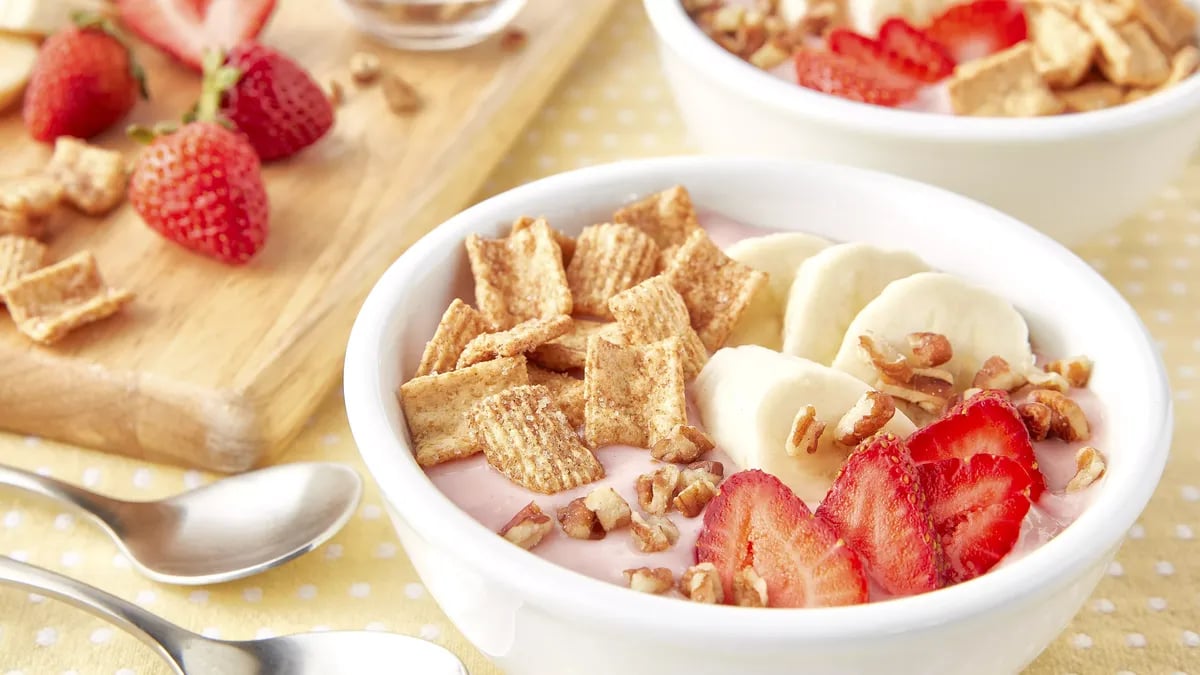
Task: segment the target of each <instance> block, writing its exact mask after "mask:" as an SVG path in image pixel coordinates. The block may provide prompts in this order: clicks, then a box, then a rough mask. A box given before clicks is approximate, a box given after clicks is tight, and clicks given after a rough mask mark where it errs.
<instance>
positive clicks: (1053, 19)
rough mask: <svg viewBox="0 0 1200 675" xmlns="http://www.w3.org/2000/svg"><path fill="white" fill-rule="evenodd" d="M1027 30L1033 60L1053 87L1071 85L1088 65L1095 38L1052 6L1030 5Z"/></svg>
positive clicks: (1079, 77) (1094, 49) (1092, 55)
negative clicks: (1030, 40) (1031, 46)
mask: <svg viewBox="0 0 1200 675" xmlns="http://www.w3.org/2000/svg"><path fill="white" fill-rule="evenodd" d="M1027 14H1028V16H1029V33H1030V36H1031V38H1032V39H1033V64H1034V66H1035V67H1036V68H1037V71H1038V73H1040V74H1041V76H1042V79H1043V80H1045V81H1046V84H1049V85H1050V86H1053V87H1074V86H1075V85H1077V84H1079V82H1080V80H1082V79H1083V77H1084V76H1085V75H1087V72H1088V70H1089V69H1091V67H1092V61H1093V60H1094V59H1095V56H1096V38H1094V37H1092V34H1091V33H1089V32H1088V31H1087V29H1085V28H1084V27H1083V26H1081V25H1079V23H1077V22H1076V21H1075V20H1074V19H1072V18H1071V17H1070V16H1069V15H1067V14H1063V13H1062V12H1060V11H1059V10H1058V9H1055V8H1053V7H1039V6H1036V5H1034V6H1031V7H1030V8H1029V9H1028V12H1027Z"/></svg>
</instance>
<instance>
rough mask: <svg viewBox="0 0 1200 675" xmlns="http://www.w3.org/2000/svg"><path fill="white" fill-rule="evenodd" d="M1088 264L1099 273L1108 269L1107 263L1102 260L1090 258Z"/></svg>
mask: <svg viewBox="0 0 1200 675" xmlns="http://www.w3.org/2000/svg"><path fill="white" fill-rule="evenodd" d="M1088 264H1089V265H1091V266H1092V267H1093V268H1094V269H1096V270H1097V271H1099V272H1103V271H1104V270H1106V269H1108V261H1107V260H1105V259H1104V258H1092V259H1091V260H1089V261H1088Z"/></svg>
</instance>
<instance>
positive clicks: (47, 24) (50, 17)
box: [0, 0, 104, 36]
mask: <svg viewBox="0 0 1200 675" xmlns="http://www.w3.org/2000/svg"><path fill="white" fill-rule="evenodd" d="M103 9H104V6H103V5H102V4H101V3H100V2H96V1H95V0H0V31H4V32H9V33H25V34H28V35H37V36H46V35H50V34H51V33H56V32H58V30H59V29H61V28H62V27H63V26H66V25H68V24H69V23H71V14H72V13H73V12H76V11H79V10H84V11H91V12H96V13H99V12H101V11H102V10H103Z"/></svg>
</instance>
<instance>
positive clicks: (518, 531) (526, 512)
mask: <svg viewBox="0 0 1200 675" xmlns="http://www.w3.org/2000/svg"><path fill="white" fill-rule="evenodd" d="M552 529H554V523H552V522H551V521H550V516H548V515H546V514H545V513H543V512H542V509H541V508H540V507H539V506H538V505H537V504H536V503H535V502H529V503H528V504H526V505H525V507H524V508H522V509H521V510H520V511H517V515H515V516H513V517H512V518H511V519H509V521H508V522H507V523H505V524H504V527H502V528H500V536H501V537H504V538H505V539H507V540H509V541H510V542H512V543H514V544H516V545H517V546H520V547H521V548H523V549H531V548H533V547H534V546H537V545H538V544H539V543H541V541H542V537H545V536H546V535H547V534H548V533H549V532H550V530H552Z"/></svg>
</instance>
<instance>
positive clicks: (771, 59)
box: [750, 41, 791, 70]
mask: <svg viewBox="0 0 1200 675" xmlns="http://www.w3.org/2000/svg"><path fill="white" fill-rule="evenodd" d="M789 56H791V52H789V51H788V50H786V49H784V48H783V47H782V46H781V45H779V43H777V42H773V41H769V42H766V43H764V44H763V46H761V47H759V48H758V49H757V50H756V51H755V52H754V53H753V54H751V55H750V63H753V64H754V65H756V66H758V67H759V68H762V69H763V70H770V69H772V68H774V67H775V66H778V65H779V64H781V63H783V62H784V61H787V60H788V57H789Z"/></svg>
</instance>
